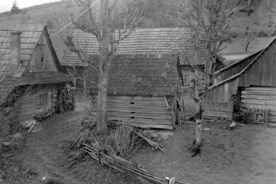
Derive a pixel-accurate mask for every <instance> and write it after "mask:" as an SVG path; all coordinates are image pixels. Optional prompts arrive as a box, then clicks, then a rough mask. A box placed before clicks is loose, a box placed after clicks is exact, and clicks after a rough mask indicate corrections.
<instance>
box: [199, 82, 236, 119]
mask: <svg viewBox="0 0 276 184" xmlns="http://www.w3.org/2000/svg"><path fill="white" fill-rule="evenodd" d="M238 83H239V79H238V78H237V79H235V80H232V81H229V82H227V83H225V84H223V85H220V86H217V87H216V88H213V89H211V90H210V91H208V93H207V97H206V100H205V102H204V113H203V115H204V116H205V117H223V118H225V119H229V120H230V119H232V116H233V108H234V103H233V99H232V95H235V94H237V90H238Z"/></svg>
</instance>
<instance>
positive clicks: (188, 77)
mask: <svg viewBox="0 0 276 184" xmlns="http://www.w3.org/2000/svg"><path fill="white" fill-rule="evenodd" d="M182 75H183V84H184V86H189V85H190V81H191V72H190V71H183V72H182Z"/></svg>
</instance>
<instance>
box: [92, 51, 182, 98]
mask: <svg viewBox="0 0 276 184" xmlns="http://www.w3.org/2000/svg"><path fill="white" fill-rule="evenodd" d="M177 58H178V55H169V56H166V57H158V56H156V55H151V56H148V57H144V56H143V55H139V56H138V55H137V56H135V57H133V56H117V58H116V59H114V61H113V62H112V64H111V69H110V72H109V86H108V94H109V95H125V96H129V95H131V96H166V95H174V94H176V91H177V88H178V86H179V84H180V82H179V81H180V79H179V75H178V72H177ZM92 75H93V74H92ZM91 78H92V81H90V82H92V83H93V84H97V75H95V74H94V75H93V76H92V77H91ZM91 78H89V79H91ZM90 88H91V92H92V94H96V93H97V85H91V86H90Z"/></svg>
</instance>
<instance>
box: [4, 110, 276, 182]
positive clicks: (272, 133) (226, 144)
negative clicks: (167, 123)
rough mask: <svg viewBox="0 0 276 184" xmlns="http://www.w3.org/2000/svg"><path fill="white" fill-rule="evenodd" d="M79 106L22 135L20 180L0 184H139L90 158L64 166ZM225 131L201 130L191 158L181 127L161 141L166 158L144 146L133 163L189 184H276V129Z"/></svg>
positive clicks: (188, 128) (215, 126)
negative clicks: (50, 180) (195, 153)
mask: <svg viewBox="0 0 276 184" xmlns="http://www.w3.org/2000/svg"><path fill="white" fill-rule="evenodd" d="M84 106H85V105H84ZM84 106H83V105H82V106H78V108H77V110H76V111H74V112H69V113H66V114H61V115H55V116H54V117H51V118H50V119H48V120H47V121H44V122H43V123H42V127H43V129H42V131H40V132H37V133H32V134H27V135H26V140H25V146H24V147H23V148H22V151H20V152H19V153H18V156H17V160H15V161H14V162H18V163H20V165H19V167H18V168H13V170H15V172H17V171H18V170H19V171H20V172H21V175H17V177H16V178H13V179H12V178H11V177H8V175H9V174H8V173H6V175H7V177H6V180H2V183H5V182H6V183H9V184H16V183H24V184H25V183H30V184H38V183H43V182H41V179H42V178H43V177H45V178H46V179H48V178H54V179H55V180H56V181H59V182H56V183H64V184H88V183H89V184H91V183H95V184H98V183H103V184H106V183H110V184H111V183H122V184H131V183H140V182H139V181H138V180H136V179H132V178H131V177H128V176H125V175H123V174H120V173H118V172H115V171H113V170H110V169H108V168H107V167H102V166H100V165H99V164H98V163H97V162H95V161H93V160H92V159H90V158H89V157H86V158H85V159H84V160H82V162H79V163H74V162H68V160H69V159H68V156H67V154H68V152H67V151H66V150H67V149H68V146H69V145H70V144H71V143H72V142H73V141H74V140H76V138H77V136H78V134H79V130H80V120H81V119H82V118H83V117H84V116H85V114H86V112H85V111H84V109H85V108H84ZM226 126H227V125H226V124H224V123H212V124H205V127H206V128H209V130H207V131H204V134H203V137H204V142H203V147H202V151H201V154H200V155H198V156H196V157H193V158H192V157H191V154H190V153H189V152H188V151H187V148H188V147H189V146H190V144H191V142H192V137H193V133H194V127H193V125H190V124H183V125H181V126H178V127H177V128H176V130H175V131H174V132H173V135H172V136H171V137H169V138H168V139H167V140H166V141H165V143H164V144H165V149H166V151H167V153H166V154H165V153H162V152H160V151H153V150H151V148H150V147H148V146H144V147H143V148H142V149H140V150H139V151H138V152H137V153H136V155H134V157H133V158H132V160H134V161H136V162H138V163H140V165H142V166H143V167H144V168H146V169H148V170H149V171H151V172H152V173H154V174H155V175H157V176H159V177H166V176H169V177H176V179H177V180H180V181H182V182H186V183H190V184H201V183H202V184H203V183H204V184H209V183H210V184H221V183H225V184H239V183H246V184H247V183H248V184H251V183H252V184H253V183H254V184H255V183H260V184H266V183H267V184H271V183H276V128H266V127H263V126H259V125H245V126H239V127H237V128H236V129H234V130H228V129H226V128H225V127H226ZM11 171H12V170H11ZM0 174H1V173H0ZM4 174H5V173H4ZM0 183H1V180H0Z"/></svg>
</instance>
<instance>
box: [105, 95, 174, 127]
mask: <svg viewBox="0 0 276 184" xmlns="http://www.w3.org/2000/svg"><path fill="white" fill-rule="evenodd" d="M175 118H176V117H175V112H174V110H173V104H170V103H168V102H166V98H165V97H142V96H134V97H131V96H108V99H107V120H109V121H112V120H115V121H119V122H121V123H125V124H127V125H130V126H137V127H142V128H160V129H173V127H174V123H175V121H176V119H175Z"/></svg>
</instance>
